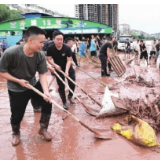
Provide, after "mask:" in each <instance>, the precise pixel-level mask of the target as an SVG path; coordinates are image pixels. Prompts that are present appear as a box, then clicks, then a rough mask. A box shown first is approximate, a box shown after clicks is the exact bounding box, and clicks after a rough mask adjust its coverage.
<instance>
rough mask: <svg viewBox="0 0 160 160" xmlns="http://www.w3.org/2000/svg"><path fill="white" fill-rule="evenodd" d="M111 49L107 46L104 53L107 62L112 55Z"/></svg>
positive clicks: (110, 46)
mask: <svg viewBox="0 0 160 160" xmlns="http://www.w3.org/2000/svg"><path fill="white" fill-rule="evenodd" d="M111 49H112V45H111V44H109V46H108V47H107V51H106V54H107V57H108V58H107V60H110V57H111V55H112V53H111Z"/></svg>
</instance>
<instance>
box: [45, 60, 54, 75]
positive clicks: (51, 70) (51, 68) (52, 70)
mask: <svg viewBox="0 0 160 160" xmlns="http://www.w3.org/2000/svg"><path fill="white" fill-rule="evenodd" d="M46 63H47V68H48V69H49V70H50V72H52V73H54V72H55V69H54V68H53V67H52V65H51V64H49V63H48V62H47V61H46Z"/></svg>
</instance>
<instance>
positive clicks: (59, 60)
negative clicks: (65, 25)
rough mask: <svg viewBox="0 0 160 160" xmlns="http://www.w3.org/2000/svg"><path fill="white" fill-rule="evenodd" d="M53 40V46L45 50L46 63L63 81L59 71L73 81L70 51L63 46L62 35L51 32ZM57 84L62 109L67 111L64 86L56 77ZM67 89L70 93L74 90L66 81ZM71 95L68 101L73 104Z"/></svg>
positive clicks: (57, 32) (73, 73) (70, 94)
mask: <svg viewBox="0 0 160 160" xmlns="http://www.w3.org/2000/svg"><path fill="white" fill-rule="evenodd" d="M53 40H54V44H53V45H51V46H49V47H48V49H47V61H48V62H49V63H50V64H51V65H53V66H54V67H55V69H56V70H57V72H58V74H59V75H60V76H61V78H62V79H63V80H65V77H64V75H63V74H62V73H61V72H60V71H61V70H62V71H63V72H65V74H66V75H67V76H69V77H70V78H71V79H73V80H74V81H75V72H74V69H73V67H72V65H71V64H72V51H71V48H70V47H69V46H67V45H66V44H63V33H62V32H60V31H55V32H53ZM52 59H53V61H54V62H53V61H52ZM56 79H57V84H58V86H59V89H58V92H59V95H60V97H61V99H62V102H63V107H64V109H68V106H67V103H66V95H65V86H64V84H63V83H62V82H61V81H60V80H59V79H58V78H57V77H56ZM68 84H69V87H70V88H71V90H72V91H74V90H75V85H74V84H73V83H72V82H70V81H68ZM72 96H73V94H72V93H71V92H69V94H68V99H69V101H70V102H71V103H72V104H73V103H74V102H73V100H72Z"/></svg>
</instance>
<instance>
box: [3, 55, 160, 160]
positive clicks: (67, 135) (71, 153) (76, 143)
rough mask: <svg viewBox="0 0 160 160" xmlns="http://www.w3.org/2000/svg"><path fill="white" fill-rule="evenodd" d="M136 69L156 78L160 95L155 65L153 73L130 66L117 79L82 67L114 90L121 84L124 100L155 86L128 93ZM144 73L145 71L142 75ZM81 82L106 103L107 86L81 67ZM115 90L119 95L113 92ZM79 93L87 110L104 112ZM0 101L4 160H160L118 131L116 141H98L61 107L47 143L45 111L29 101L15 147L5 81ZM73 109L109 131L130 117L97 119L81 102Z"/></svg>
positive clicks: (156, 153)
mask: <svg viewBox="0 0 160 160" xmlns="http://www.w3.org/2000/svg"><path fill="white" fill-rule="evenodd" d="M121 58H122V57H121ZM132 66H134V67H135V71H136V74H137V75H139V74H140V75H143V77H146V80H147V78H148V79H149V78H150V76H148V75H149V74H152V76H151V77H152V78H153V79H154V83H155V84H156V85H157V87H154V88H155V90H156V91H155V92H156V93H157V94H158V93H159V92H160V91H159V89H158V88H159V87H158V84H159V80H160V79H159V72H158V69H156V68H155V65H154V64H151V65H150V66H149V67H148V71H144V69H143V68H142V67H140V66H137V65H134V64H131V67H129V68H127V74H124V75H123V76H122V77H121V78H118V77H116V74H115V73H112V74H111V77H109V78H108V77H105V78H101V77H100V68H95V67H94V66H93V65H91V64H89V63H86V62H85V63H83V65H82V68H83V69H84V70H85V71H87V72H88V73H90V74H91V75H92V76H94V77H97V78H98V79H99V80H102V81H103V82H105V83H107V84H110V85H112V84H113V85H114V86H115V84H117V86H118V91H119V95H120V97H122V98H125V97H126V95H127V96H128V97H131V98H135V99H136V96H137V97H139V96H140V95H141V96H144V95H145V94H143V93H146V92H149V90H150V88H148V87H146V86H139V87H137V86H136V85H135V84H134V82H133V87H131V88H130V90H128V89H127V86H129V87H130V85H128V80H127V81H125V83H122V82H124V80H126V78H127V77H128V76H131V75H133V73H134V70H133V69H132ZM143 71H144V73H143V74H142V72H143ZM48 78H50V75H49V74H48ZM76 79H77V80H76V81H77V83H78V84H79V85H80V86H81V87H82V88H84V89H85V90H86V91H87V93H89V94H90V95H91V96H92V97H94V98H95V99H96V100H97V101H98V102H100V103H101V101H102V98H103V95H104V91H105V88H104V86H102V85H100V84H98V83H97V82H96V81H95V80H93V79H92V78H90V77H89V76H88V75H86V74H85V73H83V72H81V71H80V70H78V69H76ZM52 86H53V91H52V92H51V95H52V98H53V99H54V100H55V101H56V102H58V103H59V104H60V105H61V104H62V103H61V100H60V98H59V94H58V93H57V87H56V80H55V81H54V82H53V85H52ZM159 86H160V85H159ZM113 92H115V91H114V90H113ZM75 94H76V95H77V96H78V97H79V98H80V99H81V100H82V101H83V102H84V104H85V105H86V106H90V107H93V108H97V109H100V107H99V106H98V105H96V104H94V103H93V102H92V101H91V100H90V99H88V98H87V96H86V95H85V94H84V93H83V92H81V90H80V89H79V88H76V90H75ZM0 98H1V100H0V117H1V121H0V142H1V143H0V159H1V160H97V159H99V160H106V159H108V160H117V159H118V160H135V159H138V160H151V159H152V160H159V154H160V153H159V151H158V150H155V149H154V148H153V149H151V148H145V147H142V146H137V145H135V144H133V143H132V142H130V141H128V140H127V139H125V138H124V137H122V136H120V135H117V134H116V133H114V132H112V140H100V139H96V138H94V135H93V133H92V132H90V131H88V130H87V129H86V128H84V127H83V126H81V125H80V124H79V123H77V122H76V121H74V120H73V119H72V118H71V117H69V116H68V117H67V118H66V119H65V120H63V117H65V113H63V112H62V111H60V110H59V109H58V108H56V106H53V109H52V116H51V120H50V125H49V129H48V130H49V131H50V132H51V133H52V135H53V140H52V141H51V142H46V141H44V140H43V139H42V138H41V137H40V136H39V135H38V129H39V118H40V113H34V112H33V108H32V106H31V104H30V102H29V104H28V106H27V109H26V112H25V116H24V119H23V121H22V123H21V143H20V144H19V145H18V146H16V147H13V146H12V144H11V138H12V137H11V133H12V131H11V127H10V107H9V98H8V93H7V87H6V81H5V80H3V79H2V78H1V79H0ZM69 111H70V112H71V113H72V114H74V115H76V116H77V117H78V118H79V119H81V120H82V121H83V122H85V123H86V124H87V125H88V126H91V127H96V126H97V127H101V128H108V129H110V126H111V125H113V124H114V123H115V122H118V121H121V120H123V118H124V117H125V115H121V116H116V117H109V118H104V119H95V117H92V116H90V115H88V114H87V113H86V112H85V110H84V108H83V107H82V105H81V104H80V103H79V102H78V101H76V104H75V105H72V106H70V108H69ZM158 139H160V135H158Z"/></svg>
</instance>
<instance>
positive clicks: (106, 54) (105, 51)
mask: <svg viewBox="0 0 160 160" xmlns="http://www.w3.org/2000/svg"><path fill="white" fill-rule="evenodd" d="M112 43H113V38H112V37H109V38H108V42H106V43H104V44H103V45H102V47H101V50H100V54H99V59H100V61H101V76H102V77H105V76H110V74H108V73H107V62H109V60H110V55H111V51H110V49H112ZM108 67H109V70H111V64H110V63H108Z"/></svg>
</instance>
